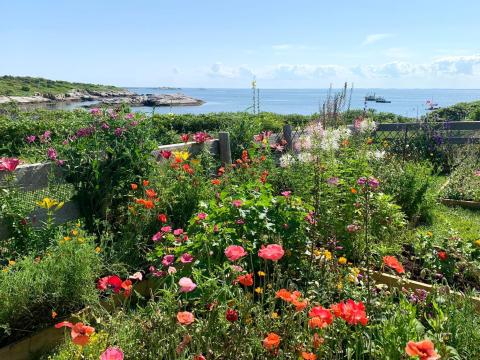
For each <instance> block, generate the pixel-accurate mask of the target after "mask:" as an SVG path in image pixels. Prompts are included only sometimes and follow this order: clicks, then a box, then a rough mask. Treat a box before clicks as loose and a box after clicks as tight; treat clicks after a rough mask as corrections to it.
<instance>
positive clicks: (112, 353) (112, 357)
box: [100, 347, 123, 360]
mask: <svg viewBox="0 0 480 360" xmlns="http://www.w3.org/2000/svg"><path fill="white" fill-rule="evenodd" d="M100 360H123V351H122V350H121V349H120V348H118V347H109V348H108V349H107V350H105V351H104V352H103V353H102V355H100Z"/></svg>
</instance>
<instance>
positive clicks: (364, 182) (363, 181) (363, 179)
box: [357, 176, 367, 185]
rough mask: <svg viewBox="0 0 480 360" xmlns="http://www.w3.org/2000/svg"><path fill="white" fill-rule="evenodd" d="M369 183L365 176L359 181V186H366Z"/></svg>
mask: <svg viewBox="0 0 480 360" xmlns="http://www.w3.org/2000/svg"><path fill="white" fill-rule="evenodd" d="M366 183H367V178H366V177H365V176H362V177H361V178H359V179H358V180H357V184H358V185H365V184H366Z"/></svg>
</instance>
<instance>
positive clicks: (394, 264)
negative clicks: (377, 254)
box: [383, 256, 405, 274]
mask: <svg viewBox="0 0 480 360" xmlns="http://www.w3.org/2000/svg"><path fill="white" fill-rule="evenodd" d="M383 263H384V264H385V265H386V266H388V267H390V268H392V269H394V270H395V271H396V272H398V273H399V274H403V273H404V272H405V269H404V268H403V266H402V264H401V263H400V261H398V260H397V258H396V257H395V256H384V257H383Z"/></svg>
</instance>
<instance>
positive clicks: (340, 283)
mask: <svg viewBox="0 0 480 360" xmlns="http://www.w3.org/2000/svg"><path fill="white" fill-rule="evenodd" d="M337 289H338V290H342V289H343V283H342V282H341V281H339V282H338V284H337Z"/></svg>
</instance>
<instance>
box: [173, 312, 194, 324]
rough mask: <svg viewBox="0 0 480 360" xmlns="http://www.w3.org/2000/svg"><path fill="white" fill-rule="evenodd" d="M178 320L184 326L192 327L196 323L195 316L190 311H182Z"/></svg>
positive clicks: (178, 314) (178, 315)
mask: <svg viewBox="0 0 480 360" xmlns="http://www.w3.org/2000/svg"><path fill="white" fill-rule="evenodd" d="M177 320H178V322H179V323H180V324H182V325H190V324H192V323H193V322H194V321H195V316H193V314H192V313H191V312H189V311H180V312H178V313H177Z"/></svg>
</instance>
